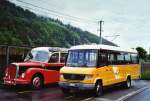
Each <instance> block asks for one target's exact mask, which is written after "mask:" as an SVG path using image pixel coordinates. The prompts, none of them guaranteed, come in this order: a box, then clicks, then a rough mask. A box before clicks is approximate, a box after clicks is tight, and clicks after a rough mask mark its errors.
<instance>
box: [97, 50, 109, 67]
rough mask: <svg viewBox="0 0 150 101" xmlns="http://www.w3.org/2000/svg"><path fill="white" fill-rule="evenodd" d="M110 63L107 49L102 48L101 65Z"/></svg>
mask: <svg viewBox="0 0 150 101" xmlns="http://www.w3.org/2000/svg"><path fill="white" fill-rule="evenodd" d="M107 64H108V54H107V51H104V50H101V51H100V53H99V66H106V65H107Z"/></svg>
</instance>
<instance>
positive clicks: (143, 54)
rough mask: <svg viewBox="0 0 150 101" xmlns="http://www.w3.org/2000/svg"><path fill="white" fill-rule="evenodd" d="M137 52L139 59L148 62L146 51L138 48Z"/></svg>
mask: <svg viewBox="0 0 150 101" xmlns="http://www.w3.org/2000/svg"><path fill="white" fill-rule="evenodd" d="M136 50H137V51H138V54H139V58H140V59H142V60H145V61H146V60H147V52H146V50H145V49H144V48H142V47H137V48H136Z"/></svg>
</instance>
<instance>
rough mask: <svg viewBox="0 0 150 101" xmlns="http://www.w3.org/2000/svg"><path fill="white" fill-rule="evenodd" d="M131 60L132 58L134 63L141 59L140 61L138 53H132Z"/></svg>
mask: <svg viewBox="0 0 150 101" xmlns="http://www.w3.org/2000/svg"><path fill="white" fill-rule="evenodd" d="M131 60H132V63H133V64H136V63H138V62H139V61H138V56H137V54H131Z"/></svg>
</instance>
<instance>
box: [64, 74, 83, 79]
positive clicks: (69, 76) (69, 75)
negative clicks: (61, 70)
mask: <svg viewBox="0 0 150 101" xmlns="http://www.w3.org/2000/svg"><path fill="white" fill-rule="evenodd" d="M63 77H64V79H67V80H84V78H85V75H83V74H63Z"/></svg>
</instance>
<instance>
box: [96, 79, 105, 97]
mask: <svg viewBox="0 0 150 101" xmlns="http://www.w3.org/2000/svg"><path fill="white" fill-rule="evenodd" d="M94 93H95V96H97V97H100V96H102V95H103V85H102V82H101V81H97V82H96V84H95V88H94Z"/></svg>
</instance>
